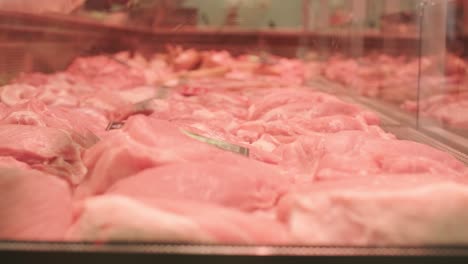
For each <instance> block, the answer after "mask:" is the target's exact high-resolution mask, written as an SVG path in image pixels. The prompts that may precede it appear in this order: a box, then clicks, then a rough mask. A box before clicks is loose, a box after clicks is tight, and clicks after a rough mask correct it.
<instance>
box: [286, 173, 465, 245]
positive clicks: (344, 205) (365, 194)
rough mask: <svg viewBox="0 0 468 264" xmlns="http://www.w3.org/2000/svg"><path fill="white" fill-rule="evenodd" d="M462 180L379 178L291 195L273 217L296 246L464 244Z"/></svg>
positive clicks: (319, 186)
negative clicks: (461, 226)
mask: <svg viewBox="0 0 468 264" xmlns="http://www.w3.org/2000/svg"><path fill="white" fill-rule="evenodd" d="M466 182H467V181H466V179H464V180H461V181H460V180H453V179H450V178H448V179H447V178H446V176H445V175H431V174H407V175H383V176H378V177H372V178H362V179H358V180H356V179H349V180H346V181H336V182H329V183H317V184H315V185H313V186H311V187H310V188H308V189H307V190H299V191H297V192H291V193H290V194H289V195H287V196H285V197H284V198H283V199H282V200H281V201H280V203H279V206H278V217H279V218H280V219H281V220H282V221H283V222H284V223H285V224H287V225H288V227H289V230H290V232H291V233H292V234H293V236H294V238H296V239H298V241H300V243H301V244H309V245H322V246H326V245H333V246H336V245H342V246H376V245H379V246H422V245H425V246H427V245H445V244H447V245H448V244H464V243H467V242H468V240H467V238H468V236H467V235H468V233H467V232H466V231H464V229H463V228H460V223H463V222H466V221H467V220H468V213H467V212H466V210H464V209H463V208H464V207H465V205H466V203H467V202H468V186H467V185H466Z"/></svg>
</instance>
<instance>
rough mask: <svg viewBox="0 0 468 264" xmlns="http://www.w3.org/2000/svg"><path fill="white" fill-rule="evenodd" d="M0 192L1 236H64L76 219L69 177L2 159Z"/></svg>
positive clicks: (51, 238)
mask: <svg viewBox="0 0 468 264" xmlns="http://www.w3.org/2000/svg"><path fill="white" fill-rule="evenodd" d="M12 165H13V166H12ZM0 193H1V194H2V199H0V240H24V241H35V240H41V241H62V240H63V239H64V236H65V233H66V230H67V229H68V227H69V226H70V224H71V220H72V206H71V192H70V189H69V187H68V184H67V183H66V182H65V181H63V180H61V179H59V178H57V177H55V176H52V175H48V174H45V173H42V172H39V171H36V170H31V169H27V168H24V165H20V166H18V164H16V165H15V164H13V162H11V161H10V162H9V164H5V162H1V161H0Z"/></svg>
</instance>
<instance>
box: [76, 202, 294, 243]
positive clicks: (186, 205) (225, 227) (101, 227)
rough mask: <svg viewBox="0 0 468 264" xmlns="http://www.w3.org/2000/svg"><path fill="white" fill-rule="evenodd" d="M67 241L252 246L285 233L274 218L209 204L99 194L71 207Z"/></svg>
mask: <svg viewBox="0 0 468 264" xmlns="http://www.w3.org/2000/svg"><path fill="white" fill-rule="evenodd" d="M67 239H68V240H71V241H94V242H108V241H137V242H143V241H146V242H185V243H187V242H196V243H224V244H256V245H258V244H285V243H287V242H289V240H290V236H289V234H288V232H287V231H286V230H285V228H284V226H282V225H281V224H279V223H278V222H276V221H274V220H270V219H268V218H260V217H256V216H253V215H251V214H246V213H242V212H239V211H236V210H232V209H226V208H223V207H218V206H215V205H211V204H206V203H194V202H190V201H184V200H160V199H145V200H134V199H130V198H127V197H124V196H116V195H104V196H99V197H95V198H90V199H87V200H85V201H83V202H82V203H80V205H79V206H77V207H76V209H75V221H74V224H73V225H72V226H71V228H70V229H69V231H68V234H67Z"/></svg>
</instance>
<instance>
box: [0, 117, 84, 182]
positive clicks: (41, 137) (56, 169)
mask: <svg viewBox="0 0 468 264" xmlns="http://www.w3.org/2000/svg"><path fill="white" fill-rule="evenodd" d="M0 156H3V157H13V158H15V159H16V160H18V161H21V162H24V163H27V164H28V165H29V166H31V168H34V169H38V170H41V171H44V172H47V173H50V174H53V175H57V176H60V177H63V178H64V179H66V180H67V181H68V182H70V183H71V184H74V185H76V184H78V183H80V182H81V181H82V179H83V177H84V175H85V174H86V167H85V166H84V165H83V163H82V161H81V148H80V147H79V146H78V145H77V144H76V143H75V142H74V141H73V140H72V138H71V136H70V135H69V134H67V133H65V132H63V131H61V130H58V129H53V128H47V127H37V126H23V125H0Z"/></svg>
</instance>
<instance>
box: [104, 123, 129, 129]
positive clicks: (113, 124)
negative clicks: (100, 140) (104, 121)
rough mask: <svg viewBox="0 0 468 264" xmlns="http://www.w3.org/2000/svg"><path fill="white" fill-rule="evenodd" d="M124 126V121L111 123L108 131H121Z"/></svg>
mask: <svg viewBox="0 0 468 264" xmlns="http://www.w3.org/2000/svg"><path fill="white" fill-rule="evenodd" d="M124 125H125V122H123V121H119V122H115V121H111V122H109V124H108V125H107V128H106V131H109V130H115V129H121V128H122V127H123V126H124Z"/></svg>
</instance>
